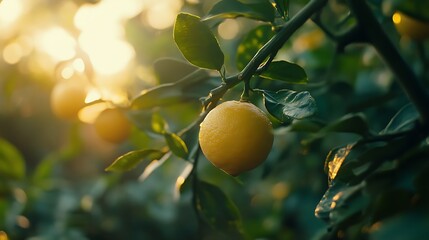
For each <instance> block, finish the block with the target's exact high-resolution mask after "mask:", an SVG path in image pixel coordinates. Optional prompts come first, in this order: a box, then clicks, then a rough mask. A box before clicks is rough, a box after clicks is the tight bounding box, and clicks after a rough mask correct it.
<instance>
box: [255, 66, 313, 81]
mask: <svg viewBox="0 0 429 240" xmlns="http://www.w3.org/2000/svg"><path fill="white" fill-rule="evenodd" d="M260 76H261V77H263V78H267V79H271V80H280V81H284V82H287V83H291V84H305V83H308V78H307V74H306V73H305V71H304V69H303V68H302V67H301V66H299V65H297V64H295V63H290V62H287V61H276V62H272V63H271V64H270V65H269V66H268V69H267V70H266V71H264V72H263V73H262V74H261V75H260Z"/></svg>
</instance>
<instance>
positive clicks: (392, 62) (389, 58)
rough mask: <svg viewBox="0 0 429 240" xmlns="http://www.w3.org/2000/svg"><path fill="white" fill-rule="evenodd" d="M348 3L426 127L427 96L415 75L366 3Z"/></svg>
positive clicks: (352, 0) (359, 0)
mask: <svg viewBox="0 0 429 240" xmlns="http://www.w3.org/2000/svg"><path fill="white" fill-rule="evenodd" d="M348 2H349V5H350V8H351V10H352V12H353V13H354V15H355V17H356V19H357V21H358V24H359V26H360V28H361V30H362V33H363V34H365V36H366V38H367V39H368V41H369V43H370V44H371V45H372V46H374V48H375V49H376V50H377V52H378V53H379V54H380V55H381V57H382V59H383V60H384V61H385V63H386V64H387V65H388V66H389V68H390V69H391V71H392V72H393V73H394V74H395V75H396V77H397V80H398V82H399V84H400V85H401V87H402V89H403V90H404V91H405V93H406V94H407V96H408V98H409V99H410V101H411V102H412V103H413V104H414V105H415V106H416V108H417V110H418V111H419V113H420V121H421V123H422V125H423V126H425V127H428V124H429V107H428V106H427V104H428V103H429V96H428V94H427V92H426V90H425V88H424V87H423V85H422V84H421V82H420V81H419V79H418V78H417V75H416V74H415V73H414V72H413V70H412V69H411V68H410V66H409V65H408V64H407V62H406V61H405V60H404V58H403V57H402V56H401V55H400V54H399V52H398V50H397V49H396V47H395V46H394V45H393V43H392V42H391V41H390V39H389V38H388V36H387V34H386V33H385V31H384V30H383V29H382V27H381V25H380V23H379V22H378V21H377V19H376V17H375V16H374V14H373V12H372V10H371V9H370V7H369V6H368V4H367V3H366V1H362V0H349V1H348Z"/></svg>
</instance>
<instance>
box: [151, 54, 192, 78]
mask: <svg viewBox="0 0 429 240" xmlns="http://www.w3.org/2000/svg"><path fill="white" fill-rule="evenodd" d="M153 68H154V71H155V75H156V76H157V77H158V79H159V82H160V83H161V84H164V83H172V82H176V81H178V80H180V79H182V78H184V77H186V76H187V75H189V74H191V73H193V72H194V71H196V70H197V69H198V68H197V67H195V66H194V65H190V64H189V63H187V62H184V61H181V60H178V59H174V58H160V59H158V60H156V61H155V62H154V63H153Z"/></svg>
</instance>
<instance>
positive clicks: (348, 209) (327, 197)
mask: <svg viewBox="0 0 429 240" xmlns="http://www.w3.org/2000/svg"><path fill="white" fill-rule="evenodd" d="M363 187H364V184H359V185H355V186H348V185H347V184H344V183H341V182H335V183H333V184H332V185H331V186H330V187H329V188H328V190H327V191H326V193H325V194H324V195H323V197H322V199H321V200H320V202H319V204H317V207H316V209H315V215H316V217H318V218H320V219H322V220H325V221H328V222H329V223H330V224H331V225H332V224H340V223H342V222H344V221H347V220H348V219H351V218H353V217H354V216H356V215H357V214H359V213H361V212H363V211H364V209H365V207H366V206H367V205H368V204H369V201H368V198H366V197H364V196H363V194H362V189H363Z"/></svg>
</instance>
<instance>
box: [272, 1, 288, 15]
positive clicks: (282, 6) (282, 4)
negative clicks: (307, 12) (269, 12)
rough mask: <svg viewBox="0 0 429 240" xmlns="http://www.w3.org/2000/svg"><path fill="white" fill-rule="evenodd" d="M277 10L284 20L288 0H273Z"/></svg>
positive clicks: (286, 13)
mask: <svg viewBox="0 0 429 240" xmlns="http://www.w3.org/2000/svg"><path fill="white" fill-rule="evenodd" d="M274 2H275V3H276V9H277V12H278V13H279V14H280V16H282V18H284V19H285V20H286V19H287V18H288V17H289V0H274Z"/></svg>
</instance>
